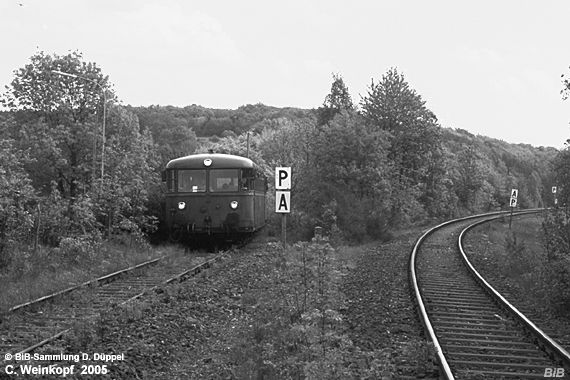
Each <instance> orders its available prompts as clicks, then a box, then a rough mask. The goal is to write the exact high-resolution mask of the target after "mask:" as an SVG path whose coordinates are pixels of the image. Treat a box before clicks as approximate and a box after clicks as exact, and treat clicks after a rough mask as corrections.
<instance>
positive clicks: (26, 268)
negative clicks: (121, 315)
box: [0, 236, 179, 313]
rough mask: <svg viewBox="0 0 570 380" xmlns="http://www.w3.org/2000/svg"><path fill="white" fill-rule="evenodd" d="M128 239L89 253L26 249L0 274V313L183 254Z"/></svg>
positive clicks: (108, 242) (47, 248)
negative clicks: (92, 281) (135, 267)
mask: <svg viewBox="0 0 570 380" xmlns="http://www.w3.org/2000/svg"><path fill="white" fill-rule="evenodd" d="M127 240H128V239H127ZM127 240H125V239H123V238H121V237H120V236H119V237H115V238H113V239H111V240H106V241H103V242H101V243H100V244H97V245H96V246H93V247H90V249H85V250H83V249H66V250H64V249H62V248H51V247H40V248H39V249H38V250H37V252H33V251H32V250H30V249H29V248H26V247H22V248H21V249H20V250H19V252H18V253H17V254H14V255H13V259H12V261H11V263H10V264H9V265H8V267H6V268H4V270H3V271H2V272H0V288H1V289H2V292H1V293H0V313H1V312H5V311H7V310H8V309H10V308H11V307H13V306H15V305H19V304H22V303H25V302H28V301H31V300H33V299H37V298H39V297H42V296H45V295H48V294H52V293H55V292H57V291H60V290H63V289H66V288H69V287H71V286H75V285H78V284H81V283H83V282H86V281H89V280H92V279H95V278H97V277H101V276H103V275H105V274H109V273H113V272H115V271H118V270H121V269H124V268H128V267H130V266H133V265H137V264H140V263H142V262H144V261H148V260H151V259H153V258H157V257H161V256H164V255H171V254H173V253H175V252H178V251H179V249H178V248H176V247H174V246H165V247H161V248H158V249H155V248H153V249H151V248H150V247H149V246H145V245H133V244H130V242H128V241H127Z"/></svg>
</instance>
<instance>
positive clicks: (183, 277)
mask: <svg viewBox="0 0 570 380" xmlns="http://www.w3.org/2000/svg"><path fill="white" fill-rule="evenodd" d="M220 258H221V255H217V256H215V257H213V258H211V259H209V260H206V261H204V262H202V263H200V264H198V265H196V266H194V267H192V268H191V269H188V270H185V271H184V272H182V273H179V274H177V275H175V276H173V277H170V278H168V279H167V280H165V281H162V282H161V283H160V284H159V285H156V286H153V287H151V288H149V289H146V290H145V291H143V292H141V293H139V294H137V295H135V296H133V297H131V298H129V299H128V300H126V301H124V302H121V303H120V304H118V305H117V306H122V305H125V304H128V303H130V302H132V301H135V300H136V299H138V298H140V297H142V296H144V295H146V294H149V293H150V292H151V291H153V290H155V289H157V288H158V287H159V286H163V285H168V284H170V283H172V282H174V281H176V280H178V281H179V282H182V281H184V280H186V279H188V278H189V277H192V276H194V275H196V274H198V273H200V272H201V271H202V270H203V269H205V268H209V267H211V265H212V264H213V263H214V262H215V261H217V260H219V259H220ZM119 272H120V271H119ZM115 273H118V272H115ZM105 277H107V276H105ZM97 315H98V313H96V314H93V315H90V316H87V317H85V318H84V320H89V319H93V318H95V317H97ZM71 330H72V328H67V329H65V330H62V331H59V332H58V333H56V334H54V335H53V336H51V337H48V338H46V339H44V340H42V341H41V342H39V343H36V344H34V345H32V346H29V347H26V348H25V349H23V350H21V351H19V352H18V353H16V355H18V354H25V353H28V352H31V351H33V350H35V349H36V348H39V347H41V346H43V345H45V344H47V343H49V342H52V341H54V340H56V339H58V338H60V337H62V336H63V335H65V334H67V333H68V332H69V331H71Z"/></svg>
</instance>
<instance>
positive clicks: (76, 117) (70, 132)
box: [2, 52, 157, 244]
mask: <svg viewBox="0 0 570 380" xmlns="http://www.w3.org/2000/svg"><path fill="white" fill-rule="evenodd" d="M56 70H57V71H60V72H63V73H68V74H71V75H72V76H73V77H69V76H67V75H60V74H57V73H55V72H54V71H56ZM105 100H107V103H106V104H104V103H103V102H104V101H105ZM2 101H3V103H4V104H5V105H7V106H8V107H9V108H10V109H11V111H12V113H13V114H14V115H15V118H14V122H13V123H11V124H10V128H7V129H6V133H7V134H8V135H10V136H11V137H13V138H15V139H16V140H17V141H18V146H17V149H18V150H20V151H22V152H26V153H27V154H28V155H29V156H30V160H28V162H29V163H30V164H28V165H26V166H25V168H26V171H27V172H28V174H29V175H30V177H31V178H32V180H33V183H34V185H35V186H36V188H38V189H39V190H40V191H41V194H42V195H43V196H44V201H45V203H46V215H50V216H52V217H51V219H50V220H48V221H46V222H45V223H43V228H44V229H45V231H50V232H49V233H47V234H46V235H44V236H45V241H46V242H49V243H51V244H57V243H58V242H59V240H61V238H62V237H64V236H73V235H77V234H79V235H86V234H93V235H94V236H95V235H97V230H98V229H100V227H102V226H106V227H107V231H108V232H110V231H111V230H112V228H113V227H114V226H116V225H117V224H119V223H121V222H122V221H124V220H131V221H133V222H136V223H139V225H142V224H145V223H146V219H147V218H146V215H145V211H146V206H145V204H146V202H147V199H148V192H147V189H148V188H149V187H151V185H152V184H153V183H154V182H156V180H157V179H156V177H157V175H156V173H155V172H154V169H155V168H156V166H157V162H156V161H157V160H156V153H155V152H154V145H153V141H152V138H151V136H150V133H149V132H148V131H147V130H145V129H141V128H140V126H139V123H138V118H137V117H136V115H134V114H133V113H132V112H131V111H129V110H128V109H126V108H124V107H122V106H119V105H116V104H115V95H114V93H113V91H112V90H111V86H110V84H109V81H108V78H107V77H106V76H104V75H103V74H102V72H101V69H99V68H98V67H97V65H96V64H95V63H91V62H89V63H88V62H84V61H83V60H82V56H81V54H80V53H78V52H74V53H70V54H68V55H65V56H59V55H45V54H44V53H38V54H36V55H34V56H32V57H31V63H30V64H27V65H26V66H25V67H23V68H21V69H19V70H16V71H15V78H14V80H13V81H12V83H11V85H10V86H8V87H7V92H6V93H5V94H4V95H3V97H2ZM103 106H105V108H106V110H107V111H108V112H107V115H106V120H105V121H106V131H105V136H104V138H105V140H106V144H105V146H104V148H105V156H106V157H105V161H104V167H105V173H104V174H105V175H104V177H103V178H100V176H99V175H98V170H97V168H98V167H99V166H100V165H101V162H100V161H99V160H100V159H101V155H100V153H99V151H100V150H101V147H102V145H100V144H101V140H102V139H103V136H102V130H101V129H100V126H101V121H102V119H99V120H98V119H97V116H99V117H100V118H101V117H103V113H102V112H101V110H102V109H103ZM98 145H100V146H99V147H98ZM54 179H55V186H53V183H52V181H53V180H54ZM54 205H57V209H56V207H55V206H54ZM52 206H53V207H52Z"/></svg>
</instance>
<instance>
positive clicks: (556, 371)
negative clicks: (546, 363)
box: [544, 368, 564, 377]
mask: <svg viewBox="0 0 570 380" xmlns="http://www.w3.org/2000/svg"><path fill="white" fill-rule="evenodd" d="M544 377H564V368H545V369H544Z"/></svg>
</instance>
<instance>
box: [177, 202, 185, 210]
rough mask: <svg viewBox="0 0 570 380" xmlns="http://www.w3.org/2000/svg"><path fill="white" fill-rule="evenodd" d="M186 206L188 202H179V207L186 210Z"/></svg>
mask: <svg viewBox="0 0 570 380" xmlns="http://www.w3.org/2000/svg"><path fill="white" fill-rule="evenodd" d="M185 208H186V202H178V209H179V210H184V209H185Z"/></svg>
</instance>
